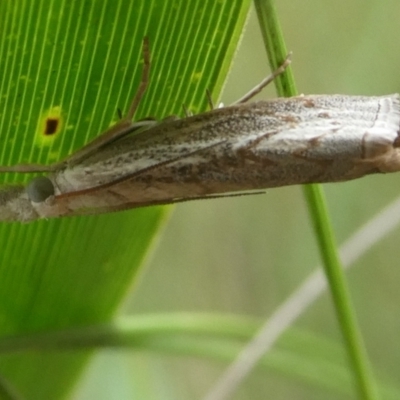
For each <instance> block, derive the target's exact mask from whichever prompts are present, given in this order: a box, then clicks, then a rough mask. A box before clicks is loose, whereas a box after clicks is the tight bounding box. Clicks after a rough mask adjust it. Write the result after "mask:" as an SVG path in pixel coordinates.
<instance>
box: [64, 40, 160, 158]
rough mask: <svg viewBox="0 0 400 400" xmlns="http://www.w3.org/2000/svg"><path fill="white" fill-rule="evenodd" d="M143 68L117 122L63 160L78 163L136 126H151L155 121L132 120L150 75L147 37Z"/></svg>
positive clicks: (144, 44) (143, 47)
mask: <svg viewBox="0 0 400 400" xmlns="http://www.w3.org/2000/svg"><path fill="white" fill-rule="evenodd" d="M142 51H143V70H142V77H141V80H140V84H139V87H138V89H137V91H136V94H135V97H134V98H133V100H132V103H131V105H130V106H129V110H128V112H127V113H126V114H125V116H123V118H122V119H121V120H120V121H119V122H117V123H116V124H115V125H114V126H112V127H110V128H109V129H107V130H106V131H105V132H103V133H102V134H101V135H100V136H98V137H97V138H95V139H94V140H92V141H91V142H89V143H88V144H87V145H85V146H83V147H82V148H81V149H79V150H78V151H77V152H76V153H74V154H72V155H71V156H69V157H67V158H66V159H65V160H64V162H66V163H67V164H68V165H73V164H77V163H79V162H80V161H81V160H83V159H85V158H86V157H88V156H89V155H90V154H93V153H95V152H96V151H97V150H98V149H99V148H100V147H103V146H105V145H107V144H109V143H111V142H113V141H115V140H117V139H119V138H121V137H123V136H126V135H127V134H129V133H131V132H133V131H135V130H136V129H138V128H142V127H143V128H145V127H151V126H153V125H154V124H155V123H156V122H154V121H150V120H143V121H138V122H132V118H133V116H134V114H135V112H136V110H137V107H138V105H139V103H140V101H141V99H142V97H143V95H144V92H145V91H146V89H147V86H148V83H149V75H150V50H149V39H148V37H144V38H143V45H142Z"/></svg>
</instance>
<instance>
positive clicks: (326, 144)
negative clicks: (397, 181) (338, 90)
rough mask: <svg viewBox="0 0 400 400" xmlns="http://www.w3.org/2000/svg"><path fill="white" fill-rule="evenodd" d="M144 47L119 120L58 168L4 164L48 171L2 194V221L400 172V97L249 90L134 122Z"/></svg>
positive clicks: (146, 69)
mask: <svg viewBox="0 0 400 400" xmlns="http://www.w3.org/2000/svg"><path fill="white" fill-rule="evenodd" d="M143 48H144V50H143V54H144V68H143V76H142V81H141V84H140V86H139V89H138V91H137V93H136V96H135V97H134V99H133V101H132V104H131V106H130V108H129V110H128V112H127V114H126V115H125V116H124V118H122V119H121V121H119V122H118V123H117V124H116V125H114V126H113V127H111V128H110V129H108V130H106V131H105V132H104V133H102V134H101V135H100V136H99V137H98V138H96V139H95V140H93V141H92V142H90V143H89V144H88V145H86V146H84V147H83V148H82V149H80V150H78V151H77V152H76V153H74V154H72V155H70V156H69V157H67V158H66V159H65V160H63V161H61V162H58V163H56V164H52V165H48V166H42V165H34V164H27V165H23V164H21V165H16V166H11V167H1V168H0V171H1V172H11V171H14V172H46V173H47V175H46V176H42V177H38V178H33V179H32V180H31V182H30V183H29V184H28V185H27V186H26V187H24V186H23V185H14V186H4V187H2V188H0V220H2V221H22V222H28V221H32V220H36V219H40V218H51V217H61V216H74V215H85V214H100V213H107V212H113V211H119V210H125V209H130V208H136V207H144V206H151V205H159V204H170V203H177V202H181V201H187V200H195V199H205V198H215V197H219V196H224V195H226V194H228V193H235V192H245V191H250V190H260V189H266V188H272V187H278V186H285V185H295V184H303V183H324V182H339V181H347V180H350V179H355V178H360V177H362V176H364V175H367V174H372V173H378V172H383V173H384V172H394V171H398V170H400V154H399V146H400V140H399V127H400V100H399V96H398V95H397V94H394V95H388V96H381V97H363V96H344V95H319V96H299V97H293V98H278V99H274V100H269V101H257V102H253V103H244V101H246V100H247V99H248V98H249V97H251V96H252V95H254V92H255V91H253V92H252V93H251V94H250V96H247V97H246V98H244V99H242V100H241V101H239V102H238V103H235V104H234V105H232V106H228V107H224V108H218V109H213V110H211V111H209V112H205V113H203V114H199V115H195V116H188V117H186V118H183V119H177V118H167V119H165V120H163V121H160V122H156V121H153V120H143V121H138V122H133V121H132V119H133V116H134V114H135V111H136V109H137V106H138V104H139V102H140V100H141V97H142V95H143V93H144V91H145V89H146V86H147V83H148V80H149V66H150V61H149V50H148V41H147V39H145V40H144V45H143ZM282 68H284V66H283V67H282ZM280 72H281V71H280V70H278V71H276V73H274V74H273V76H272V77H271V79H272V78H273V77H274V76H276V74H278V73H280ZM257 90H259V88H258V89H257ZM257 90H256V91H257Z"/></svg>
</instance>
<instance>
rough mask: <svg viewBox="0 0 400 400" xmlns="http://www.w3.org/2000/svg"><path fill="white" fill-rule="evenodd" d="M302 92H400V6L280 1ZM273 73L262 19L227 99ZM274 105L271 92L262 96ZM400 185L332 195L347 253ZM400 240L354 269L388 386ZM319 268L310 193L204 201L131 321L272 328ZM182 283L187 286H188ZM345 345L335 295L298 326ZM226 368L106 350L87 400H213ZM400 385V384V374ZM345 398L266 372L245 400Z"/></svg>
mask: <svg viewBox="0 0 400 400" xmlns="http://www.w3.org/2000/svg"><path fill="white" fill-rule="evenodd" d="M276 3H277V7H278V12H279V15H280V18H281V22H282V28H283V32H284V35H285V37H286V41H287V45H288V48H289V49H290V50H292V51H293V64H292V65H293V70H294V74H295V78H296V81H297V85H298V90H299V92H301V93H305V94H311V93H323V94H334V93H345V94H363V95H379V94H388V93H393V92H399V91H400V77H399V70H400V54H399V53H400V52H399V23H398V20H399V16H400V3H399V2H398V1H395V0H391V1H390V0H387V1H384V2H382V1H379V0H375V1H373V0H371V1H368V2H366V1H361V0H335V1H334V0H325V1H323V2H321V1H319V0H305V1H293V0H278V1H277V2H276ZM268 73H269V71H268V63H267V59H266V53H265V50H264V48H263V43H262V39H261V35H260V32H259V29H258V22H257V18H256V16H255V14H254V12H253V13H252V15H251V16H250V18H249V21H248V24H247V29H246V31H245V34H244V36H243V40H242V43H241V46H240V48H239V50H238V53H237V56H236V60H235V64H234V66H233V69H232V72H231V74H230V77H229V79H228V81H227V83H226V87H225V92H224V95H223V98H222V101H223V102H224V103H226V104H229V103H230V102H232V101H234V100H235V99H236V98H238V97H240V95H242V94H243V93H245V92H246V91H247V90H249V89H250V88H251V87H253V86H254V85H255V84H257V83H258V82H259V81H260V80H261V79H262V78H263V77H264V76H265V75H267V74H268ZM273 96H274V90H273V88H272V87H270V88H269V89H268V90H266V91H265V92H263V93H262V94H261V95H260V96H259V97H261V98H269V97H273ZM399 182H400V178H399V175H398V174H397V175H396V174H394V175H391V176H371V177H368V178H365V179H362V180H360V181H355V182H349V183H344V184H331V185H325V187H324V188H325V191H326V195H327V198H328V202H329V209H330V212H331V217H332V221H333V224H334V228H335V231H336V234H337V240H338V243H339V244H340V243H342V242H343V241H344V240H345V239H346V238H348V237H349V236H350V235H351V234H352V232H354V231H355V230H356V229H357V228H358V227H359V226H360V225H361V224H363V223H364V222H366V221H367V220H368V219H370V218H371V217H372V216H373V215H374V214H375V213H377V212H378V211H379V210H380V209H381V208H383V207H384V206H385V205H386V204H388V203H389V202H391V201H392V200H393V199H394V198H395V197H396V196H398V186H397V185H398V183H399ZM399 234H400V230H397V231H395V232H394V233H392V234H391V235H389V236H388V237H387V238H386V239H384V240H383V241H382V242H380V243H379V244H377V245H376V246H374V247H373V248H371V249H370V251H369V252H368V253H367V254H366V255H365V256H364V257H362V259H361V260H359V261H358V262H357V263H356V265H354V266H353V268H352V269H351V271H350V272H349V273H348V275H347V276H348V279H349V284H350V288H351V292H352V296H353V300H354V304H355V306H356V311H357V314H358V318H359V321H360V325H361V328H362V331H363V334H364V337H365V341H366V345H367V348H368V351H369V354H370V357H371V360H372V363H373V365H374V368H375V370H376V371H378V375H379V376H383V377H388V378H389V380H393V381H395V380H396V376H397V375H398V370H399V364H400V345H399V341H398V334H399V332H400V322H399V320H400V319H399V317H398V316H399V314H400V291H399V290H398V286H399V282H400V274H399V272H398V271H399V268H398V259H399V251H398V248H399V245H398V235H399ZM317 264H319V255H318V250H317V247H316V241H315V238H314V236H313V232H312V230H311V227H310V222H309V219H308V213H307V209H306V205H305V202H304V199H303V196H302V191H301V188H299V187H290V188H282V189H274V190H269V191H268V192H267V194H266V195H261V196H254V197H248V196H245V197H242V198H231V199H222V200H213V201H197V202H189V203H187V204H180V205H178V206H176V207H175V209H174V212H173V215H172V217H171V219H170V222H169V224H168V225H167V227H166V228H165V231H164V233H163V235H161V238H160V241H159V244H158V247H157V248H156V250H155V252H154V254H152V257H151V259H150V260H149V262H148V265H147V268H146V270H145V272H144V274H143V275H142V279H141V281H140V283H139V285H136V287H135V291H134V294H133V295H132V296H131V297H130V298H129V299H128V300H127V302H126V305H125V308H124V312H125V313H129V314H133V315H134V314H139V313H140V314H142V313H149V312H164V311H165V312H168V311H218V312H228V313H240V314H250V315H255V316H260V317H263V318H265V319H267V318H268V316H269V315H270V314H271V313H272V312H273V310H274V309H275V308H276V307H277V306H278V305H279V304H281V302H282V301H283V300H284V299H285V298H286V297H287V296H288V295H289V294H290V293H291V292H292V291H293V290H294V289H295V288H296V287H297V286H298V285H299V284H300V283H301V282H302V281H303V280H304V279H305V278H306V277H307V276H308V275H309V274H310V273H311V272H312V271H313V270H314V269H315V267H316V265H317ZM177 278H178V279H177ZM297 326H298V327H300V328H302V329H305V330H309V331H312V332H314V333H316V334H317V335H321V336H322V337H326V338H328V339H332V340H334V341H339V342H340V340H341V336H340V332H339V331H338V326H337V322H336V319H335V315H334V311H333V308H332V304H331V301H330V297H329V295H328V294H325V295H324V296H323V297H322V298H320V299H319V300H318V301H317V302H316V303H315V304H314V305H313V306H312V307H311V309H309V310H308V311H307V312H306V313H305V314H304V315H303V317H302V318H301V319H300V320H299V321H298V322H297ZM224 367H225V366H224V365H222V364H217V363H215V362H212V361H205V360H197V359H194V358H190V359H188V358H181V357H178V356H177V357H169V356H165V355H162V354H161V355H158V354H146V353H141V352H139V353H138V352H135V351H132V352H130V351H101V352H100V353H99V354H98V355H97V356H96V357H95V358H94V359H93V362H92V363H91V365H90V366H89V368H88V369H87V372H86V374H85V376H84V377H83V379H82V381H81V383H80V385H79V387H78V388H77V391H76V392H75V396H74V398H75V399H78V400H84V399H85V400H86V399H92V398H96V399H100V400H102V399H111V398H135V397H134V393H137V392H138V391H140V388H145V389H146V390H147V391H149V393H153V394H154V397H153V398H154V399H196V398H201V396H202V395H204V394H205V393H206V392H207V390H208V389H209V388H210V387H211V386H212V385H213V383H214V382H215V381H216V379H217V378H218V377H219V376H220V374H221V373H222V371H223V370H224ZM397 377H398V376H397ZM265 398H273V399H289V398H291V399H308V400H309V399H321V398H323V399H338V398H343V397H342V396H338V395H335V394H329V393H326V392H325V391H323V390H319V389H316V388H314V387H311V386H308V385H307V384H305V383H303V382H301V381H297V380H292V379H290V378H288V377H286V376H281V375H279V374H277V373H275V372H271V373H270V374H269V373H265V371H264V372H260V371H255V372H253V374H252V375H251V377H250V378H249V379H248V380H247V381H246V382H245V384H244V385H242V386H241V388H240V389H239V391H238V392H237V394H236V396H235V399H238V400H239V399H252V400H257V399H265Z"/></svg>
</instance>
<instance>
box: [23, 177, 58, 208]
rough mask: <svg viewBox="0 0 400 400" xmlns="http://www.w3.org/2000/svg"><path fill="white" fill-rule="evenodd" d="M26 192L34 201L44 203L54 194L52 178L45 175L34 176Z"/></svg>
mask: <svg viewBox="0 0 400 400" xmlns="http://www.w3.org/2000/svg"><path fill="white" fill-rule="evenodd" d="M26 193H27V194H28V197H29V199H30V200H31V201H33V202H34V203H42V202H43V201H45V200H46V199H48V198H49V197H50V196H53V195H54V185H53V183H52V182H51V180H50V179H49V178H47V177H45V176H39V177H37V178H33V179H32V180H31V181H30V182H29V184H28V186H27V188H26Z"/></svg>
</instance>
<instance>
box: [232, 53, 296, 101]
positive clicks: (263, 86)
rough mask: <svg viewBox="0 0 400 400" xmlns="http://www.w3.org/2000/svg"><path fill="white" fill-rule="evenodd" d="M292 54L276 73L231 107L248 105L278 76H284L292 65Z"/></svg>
mask: <svg viewBox="0 0 400 400" xmlns="http://www.w3.org/2000/svg"><path fill="white" fill-rule="evenodd" d="M291 58H292V53H291V52H290V53H289V54H288V55H287V56H286V58H285V59H284V61H283V63H282V64H281V65H280V66H279V67H278V68H277V69H276V70H275V71H274V72H272V74H271V75H269V76H267V77H266V78H264V79H263V80H262V81H261V82H260V83H259V84H258V85H257V86H255V87H254V88H253V89H251V90H250V92H248V93H246V94H245V95H244V96H243V97H241V98H240V99H239V100H236V101H235V102H234V103H232V104H231V106H233V105H236V104H241V103H246V102H247V101H249V100H250V99H252V98H253V97H254V96H255V95H256V94H258V93H260V92H261V90H263V89H264V88H265V87H266V86H268V85H269V84H270V83H271V82H272V81H273V80H274V79H275V78H276V77H277V76H279V75H280V74H282V73H283V72H284V71H285V70H286V68H287V67H288V66H289V64H290V63H291V61H292V60H291Z"/></svg>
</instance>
